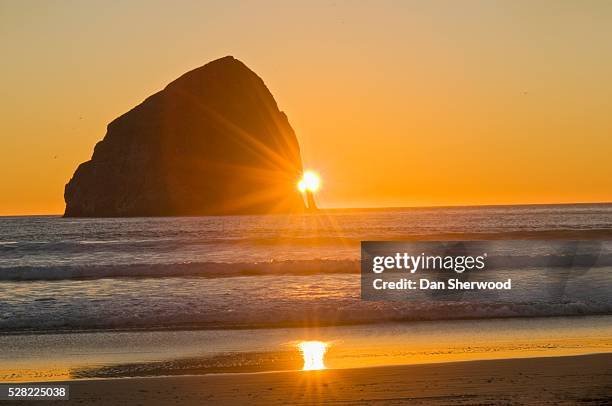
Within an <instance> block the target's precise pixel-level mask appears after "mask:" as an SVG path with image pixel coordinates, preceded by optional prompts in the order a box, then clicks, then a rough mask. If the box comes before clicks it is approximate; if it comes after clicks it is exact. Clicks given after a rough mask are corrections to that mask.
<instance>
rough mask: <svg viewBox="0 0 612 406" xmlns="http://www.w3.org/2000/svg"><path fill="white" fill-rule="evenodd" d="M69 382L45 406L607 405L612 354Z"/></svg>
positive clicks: (611, 396)
mask: <svg viewBox="0 0 612 406" xmlns="http://www.w3.org/2000/svg"><path fill="white" fill-rule="evenodd" d="M69 384H70V397H71V401H70V402H65V401H62V402H59V401H58V402H48V401H47V402H44V403H45V404H49V403H51V404H67V403H72V404H99V405H102V404H113V405H122V404H129V405H137V404H142V405H168V404H186V405H192V404H193V405H196V404H242V405H244V404H283V403H285V404H314V403H326V402H329V403H347V404H360V403H367V404H403V403H410V404H445V405H474V404H525V403H529V404H534V403H535V404H581V403H583V404H604V403H612V354H597V355H585V356H574V357H550V358H524V359H507V360H489V361H470V362H455V363H440V364H424V365H406V366H394V367H379V368H361V369H339V370H324V371H313V372H303V371H293V372H274V373H258V374H228V375H207V376H183V377H159V378H129V379H108V380H88V381H72V382H69ZM7 403H8V402H7ZM24 403H25V402H15V404H24ZM36 404H38V403H36Z"/></svg>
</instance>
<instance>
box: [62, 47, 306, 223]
mask: <svg viewBox="0 0 612 406" xmlns="http://www.w3.org/2000/svg"><path fill="white" fill-rule="evenodd" d="M301 172H302V161H301V158H300V151H299V145H298V142H297V138H296V136H295V133H294V132H293V129H292V128H291V126H290V125H289V121H288V120H287V117H286V116H285V114H284V113H283V112H281V111H279V109H278V106H277V105H276V101H275V100H274V97H273V96H272V94H271V93H270V91H269V90H268V89H267V87H266V86H265V84H264V82H263V81H262V80H261V79H260V78H259V77H258V76H257V75H256V74H255V73H254V72H253V71H251V70H250V69H249V68H247V67H246V66H245V65H244V64H243V63H242V62H240V61H238V60H236V59H234V58H233V57H231V56H227V57H225V58H221V59H218V60H215V61H213V62H210V63H208V64H206V65H204V66H202V67H200V68H197V69H195V70H192V71H191V72H188V73H186V74H184V75H183V76H181V77H180V78H178V79H177V80H175V81H174V82H172V83H170V84H169V85H168V86H166V88H165V89H163V90H162V91H160V92H158V93H155V94H154V95H152V96H150V97H149V98H147V99H146V100H145V101H144V102H142V103H141V104H139V105H138V106H136V107H135V108H134V109H132V110H130V111H129V112H127V113H125V114H124V115H122V116H121V117H119V118H117V119H115V120H114V121H113V122H111V123H110V124H109V125H108V129H107V132H106V136H105V137H104V139H103V140H102V141H100V142H98V144H97V145H96V147H95V149H94V153H93V156H92V158H91V160H90V161H87V162H84V163H82V164H81V165H79V167H78V168H77V170H76V172H75V173H74V176H73V177H72V179H71V180H70V181H69V182H68V184H67V185H66V188H65V192H64V199H65V201H66V212H65V216H68V217H109V216H111V217H114V216H118V217H119V216H175V215H211V214H212V215H214V214H259V213H287V212H295V211H303V210H304V202H303V199H302V196H301V195H300V193H299V192H298V190H297V188H296V182H297V180H298V178H299V177H300V174H301Z"/></svg>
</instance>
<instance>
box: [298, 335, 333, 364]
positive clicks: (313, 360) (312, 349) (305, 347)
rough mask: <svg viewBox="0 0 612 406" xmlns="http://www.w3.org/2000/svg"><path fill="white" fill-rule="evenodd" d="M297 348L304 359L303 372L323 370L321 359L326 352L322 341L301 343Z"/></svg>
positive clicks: (325, 346) (325, 345)
mask: <svg viewBox="0 0 612 406" xmlns="http://www.w3.org/2000/svg"><path fill="white" fill-rule="evenodd" d="M298 348H299V349H300V351H301V352H302V356H303V357H304V368H302V370H304V371H316V370H319V369H325V363H324V362H323V357H324V356H325V352H326V351H327V344H326V343H324V342H322V341H302V342H301V343H299V344H298Z"/></svg>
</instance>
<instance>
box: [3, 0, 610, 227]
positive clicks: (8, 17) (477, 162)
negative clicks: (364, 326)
mask: <svg viewBox="0 0 612 406" xmlns="http://www.w3.org/2000/svg"><path fill="white" fill-rule="evenodd" d="M119 3H120V2H107V1H104V2H102V1H100V2H93V1H92V2H81V3H79V2H68V1H63V2H62V1H58V2H20V1H6V0H5V1H2V2H0V50H1V52H2V63H1V64H0V74H1V77H2V80H1V81H0V90H1V92H0V94H1V95H2V97H1V98H0V170H1V173H2V176H1V177H0V215H9V214H35V213H37V214H45V213H61V212H63V209H64V202H63V188H64V184H65V183H66V182H67V181H68V179H69V178H70V177H71V175H72V173H73V172H74V169H75V168H76V166H77V165H78V163H80V162H83V161H85V160H87V159H89V157H90V156H91V153H92V150H93V146H94V144H95V142H96V141H98V140H100V139H101V138H102V137H103V136H104V133H105V127H106V124H107V123H108V122H109V121H111V120H112V119H113V118H115V117H117V116H118V115H120V114H122V113H124V112H126V111H127V110H129V109H130V108H131V107H133V106H135V105H136V104H138V103H140V102H141V101H142V100H143V99H144V98H145V97H147V96H148V95H150V94H152V93H154V92H156V91H158V90H160V89H161V88H163V87H164V86H165V85H166V84H167V83H168V82H170V81H171V80H173V79H175V78H176V77H178V76H179V75H181V74H182V73H184V72H186V71H188V70H190V69H193V68H195V67H197V66H200V65H203V64H204V63H206V62H208V61H210V60H213V59H216V58H218V57H221V56H224V55H234V56H235V57H236V58H238V59H240V60H242V61H243V62H245V63H246V64H247V65H248V66H249V67H250V68H251V69H253V70H254V71H255V72H256V73H257V74H259V75H260V76H261V77H262V78H263V79H264V81H265V82H266V84H267V85H268V87H269V88H270V90H271V91H272V93H273V94H274V96H275V97H276V99H277V101H278V103H279V105H280V107H281V109H282V110H284V111H285V112H286V113H287V114H288V116H289V120H290V121H291V124H292V125H293V127H294V128H295V130H296V133H297V135H298V139H299V141H300V144H301V147H302V154H303V158H304V162H305V166H306V167H307V168H312V169H316V170H317V171H319V172H320V174H321V176H322V178H323V188H322V189H321V190H320V192H319V196H318V199H319V203H320V206H323V207H360V206H361V207H363V206H413V205H461V204H505V203H547V202H596V201H600V202H601V201H612V180H611V179H612V159H611V158H610V156H611V155H612V154H611V152H612V118H611V117H612V116H611V114H612V113H611V112H612V75H611V74H610V72H612V24H610V21H612V2H605V1H592V2H590V1H573V2H565V1H550V2H546V1H540V2H536V3H537V4H532V3H533V2H530V1H511V2H489V1H482V2H477V1H461V2H456V1H420V2H417V1H388V2H343V1H333V2H310V1H309V2H303V3H302V4H298V2H281V1H278V2H272V1H263V2H219V3H213V2H195V1H194V2H169V1H168V2H149V1H146V2H145V1H142V2H141V1H131V2H126V4H119Z"/></svg>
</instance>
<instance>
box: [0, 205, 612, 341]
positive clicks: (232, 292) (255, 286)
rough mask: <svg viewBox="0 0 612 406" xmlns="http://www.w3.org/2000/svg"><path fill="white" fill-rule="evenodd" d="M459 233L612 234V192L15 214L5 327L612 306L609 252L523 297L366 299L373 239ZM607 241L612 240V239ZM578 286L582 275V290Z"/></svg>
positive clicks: (374, 318)
mask: <svg viewBox="0 0 612 406" xmlns="http://www.w3.org/2000/svg"><path fill="white" fill-rule="evenodd" d="M500 236H501V237H500ZM453 238H466V239H478V238H485V239H487V238H508V239H522V238H539V239H542V240H546V239H555V238H570V239H584V238H586V239H603V240H612V205H611V204H596V205H549V206H540V205H537V206H536V205H534V206H490V207H460V208H459V207H453V208H412V209H411V208H408V209H369V210H356V209H355V210H329V211H324V212H321V213H319V214H305V215H295V216H283V215H268V216H220V217H212V216H211V217H177V218H96V219H79V218H62V217H60V216H30V217H2V218H0V333H4V334H13V333H50V332H82V331H129V330H139V331H142V330H145V331H147V330H150V331H154V330H155V331H159V330H202V329H203V330H206V329H208V330H212V329H226V330H228V329H253V328H257V329H260V328H272V327H288V326H298V327H305V326H312V325H316V326H334V325H348V324H376V323H385V322H406V323H409V322H414V321H426V320H446V319H466V318H471V319H473V318H476V319H490V318H500V317H502V318H503V317H549V316H572V315H609V314H612V294H610V293H611V292H610V291H609V289H610V284H609V282H610V275H612V274H611V271H612V267H610V266H609V261H607V262H606V261H604V262H603V263H602V264H600V265H599V266H598V267H597V268H596V269H594V270H592V271H591V272H579V273H578V274H577V275H576V277H575V278H573V279H572V281H571V283H569V284H568V285H567V286H566V290H565V293H564V295H563V296H562V297H558V298H557V299H555V300H548V301H542V300H536V299H534V296H533V292H532V293H531V294H527V293H523V294H521V293H520V292H521V290H515V291H516V292H517V293H516V296H515V299H514V300H512V303H487V302H484V303H473V302H469V303H462V302H461V301H455V302H449V301H420V302H405V301H387V302H366V301H362V300H361V299H360V278H359V256H360V245H359V244H360V241H362V240H403V239H410V240H418V239H453ZM602 249H603V250H604V252H605V253H607V254H609V253H610V252H612V246H611V245H610V242H609V241H608V242H606V243H604V245H603V247H602ZM607 254H606V255H607ZM533 255H535V256H537V255H544V254H538V253H534V254H533ZM511 271H513V272H514V273H513V275H514V278H515V282H513V283H514V284H515V286H516V284H518V285H519V286H520V284H521V283H523V285H524V286H536V284H537V282H538V281H539V280H540V279H541V278H542V277H543V276H542V275H543V274H542V273H538V269H530V270H525V269H514V270H511ZM521 271H522V272H521ZM572 284H573V285H572ZM572 286H575V287H580V288H579V289H578V288H577V290H576V291H575V292H574V293H575V294H574V293H572V292H573V290H572ZM527 291H528V289H525V290H524V292H527ZM576 292H578V293H576ZM584 292H588V294H585V293H584Z"/></svg>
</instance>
